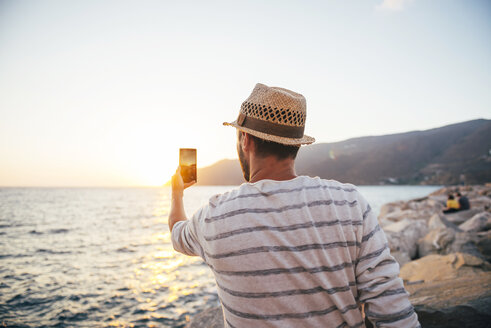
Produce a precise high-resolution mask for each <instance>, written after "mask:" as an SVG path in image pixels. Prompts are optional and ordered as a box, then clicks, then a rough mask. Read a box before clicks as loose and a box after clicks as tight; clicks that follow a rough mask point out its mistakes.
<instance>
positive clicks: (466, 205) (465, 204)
mask: <svg viewBox="0 0 491 328" xmlns="http://www.w3.org/2000/svg"><path fill="white" fill-rule="evenodd" d="M457 200H458V202H459V209H460V210H461V211H463V210H468V209H470V208H471V204H470V202H469V198H467V197H466V196H462V194H461V193H460V192H458V193H457Z"/></svg>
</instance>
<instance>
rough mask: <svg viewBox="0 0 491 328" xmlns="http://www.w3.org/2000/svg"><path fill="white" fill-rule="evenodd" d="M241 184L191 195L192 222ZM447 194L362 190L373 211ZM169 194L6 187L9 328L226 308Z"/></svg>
mask: <svg viewBox="0 0 491 328" xmlns="http://www.w3.org/2000/svg"><path fill="white" fill-rule="evenodd" d="M232 188H234V187H233V186H223V187H222V186H213V187H191V188H189V189H187V190H186V191H185V196H184V201H185V209H186V212H187V214H188V216H191V215H192V214H193V213H194V211H196V210H197V209H198V208H199V207H200V206H202V205H204V204H207V203H208V199H209V197H211V196H212V195H215V194H219V193H223V192H226V191H228V190H230V189H232ZM439 188H440V187H439V186H361V187H359V189H360V191H361V192H362V194H364V196H365V198H366V199H367V200H368V201H369V202H370V204H371V206H372V208H373V210H374V211H376V212H378V211H379V210H380V207H381V206H382V205H383V204H384V203H387V202H392V201H397V200H409V199H413V198H419V197H423V196H426V195H428V194H429V193H431V192H433V191H435V190H437V189H439ZM169 206H170V189H169V188H168V187H162V188H0V327H185V326H186V324H187V322H189V320H190V319H191V318H192V317H193V315H195V314H197V313H198V312H200V311H202V310H203V309H206V308H208V307H212V306H217V305H218V304H219V300H218V297H217V294H216V287H215V283H214V279H213V275H212V273H211V271H210V270H209V269H208V267H207V266H206V264H204V263H203V261H202V260H201V259H200V258H198V257H188V256H184V255H181V254H178V253H177V252H175V251H174V250H173V248H172V245H171V238H170V233H169V229H168V226H167V216H168V214H169Z"/></svg>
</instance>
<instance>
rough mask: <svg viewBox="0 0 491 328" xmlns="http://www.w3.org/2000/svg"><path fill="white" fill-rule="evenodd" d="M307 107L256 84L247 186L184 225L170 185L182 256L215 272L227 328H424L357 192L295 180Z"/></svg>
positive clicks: (241, 141)
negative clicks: (200, 261)
mask: <svg viewBox="0 0 491 328" xmlns="http://www.w3.org/2000/svg"><path fill="white" fill-rule="evenodd" d="M305 118H306V101H305V98H304V97H303V96H302V95H300V94H298V93H295V92H292V91H290V90H286V89H283V88H276V87H267V86H265V85H263V84H257V85H256V87H255V88H254V90H253V91H252V94H251V95H250V96H249V98H248V99H247V100H246V101H245V102H244V103H243V104H242V106H241V109H240V113H239V116H238V119H237V120H236V121H234V122H232V123H224V124H225V125H230V126H233V127H235V128H236V129H237V135H238V139H237V151H238V155H239V160H240V163H241V166H242V171H243V173H244V178H245V180H246V181H248V183H245V184H242V185H241V186H240V187H238V188H237V189H235V190H232V191H230V192H227V193H225V194H223V195H218V196H214V197H212V198H211V199H210V201H209V204H208V205H206V206H204V207H202V208H201V209H200V210H198V211H197V212H196V213H195V214H194V215H193V217H192V218H191V219H190V220H186V215H185V213H184V208H183V200H182V194H183V189H184V188H186V187H187V186H188V185H184V184H183V182H182V178H181V177H180V175H179V169H178V171H177V173H176V175H174V177H173V179H172V195H173V196H172V206H171V213H170V216H169V227H170V229H171V231H172V242H173V245H174V248H175V249H176V250H177V251H179V252H181V253H184V254H187V255H191V256H193V255H199V256H201V257H202V258H203V260H204V261H205V262H206V263H207V264H208V266H209V267H210V269H211V270H212V271H213V273H214V275H215V278H216V283H217V288H218V296H219V298H220V301H221V304H222V308H223V314H224V318H225V325H226V326H227V327H364V320H363V315H362V311H361V306H362V304H365V314H366V315H367V317H368V318H369V320H370V321H371V322H372V323H374V324H375V325H376V326H383V327H419V323H418V318H417V315H416V313H415V312H414V309H413V307H412V306H411V304H410V302H409V300H408V294H407V292H406V291H405V289H404V286H403V283H402V280H401V279H400V278H398V274H399V266H398V264H397V262H396V261H395V260H394V258H393V257H392V256H391V255H390V252H389V248H388V245H387V239H386V237H385V235H384V232H383V231H382V230H381V229H380V227H379V225H378V223H377V218H376V217H375V214H374V213H373V212H372V211H371V209H370V206H369V205H368V203H367V202H366V200H365V199H364V198H363V197H362V196H361V195H360V193H359V192H358V190H357V189H356V187H354V186H353V185H350V184H342V183H339V182H337V181H333V180H324V179H320V178H318V177H317V178H310V177H307V176H297V175H296V173H295V166H294V164H295V157H296V154H297V151H298V149H299V148H300V145H304V144H310V143H313V142H314V138H311V137H309V136H306V135H304V133H303V131H304V127H305Z"/></svg>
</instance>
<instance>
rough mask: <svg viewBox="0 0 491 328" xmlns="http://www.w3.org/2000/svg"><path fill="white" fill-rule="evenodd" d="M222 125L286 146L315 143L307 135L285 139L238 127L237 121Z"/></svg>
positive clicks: (313, 139)
mask: <svg viewBox="0 0 491 328" xmlns="http://www.w3.org/2000/svg"><path fill="white" fill-rule="evenodd" d="M223 125H225V126H232V127H234V128H236V129H237V130H239V131H243V132H246V133H249V134H252V135H253V136H255V137H258V138H261V139H264V140H268V141H273V142H277V143H280V144H283V145H288V146H301V145H310V144H311V143H314V142H315V138H312V137H309V136H307V135H304V136H303V137H302V138H286V137H278V136H275V135H272V134H267V133H264V132H258V131H255V130H252V129H249V128H245V127H243V126H240V125H238V124H237V120H235V121H233V122H231V123H228V122H223Z"/></svg>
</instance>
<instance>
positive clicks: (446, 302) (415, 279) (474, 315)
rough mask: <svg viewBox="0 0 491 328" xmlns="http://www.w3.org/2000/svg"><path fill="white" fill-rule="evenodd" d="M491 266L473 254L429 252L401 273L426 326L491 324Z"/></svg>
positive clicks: (441, 327)
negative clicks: (429, 253)
mask: <svg viewBox="0 0 491 328" xmlns="http://www.w3.org/2000/svg"><path fill="white" fill-rule="evenodd" d="M490 270H491V265H490V264H489V263H487V262H486V261H483V260H482V259H480V258H478V257H475V256H472V255H469V254H462V253H455V254H449V255H445V256H442V255H429V256H425V257H423V258H421V259H419V260H416V261H412V262H410V263H408V264H406V265H404V266H403V267H402V269H401V273H400V277H401V278H402V279H403V280H404V282H405V287H406V290H407V291H408V292H409V294H410V297H409V299H410V301H411V303H412V304H413V306H414V308H415V310H416V313H417V314H418V318H419V321H420V323H421V325H422V326H423V327H425V328H444V327H450V328H453V327H455V328H457V327H489V323H490V322H491V312H490V311H489V309H490V308H491V271H490Z"/></svg>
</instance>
